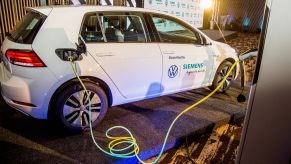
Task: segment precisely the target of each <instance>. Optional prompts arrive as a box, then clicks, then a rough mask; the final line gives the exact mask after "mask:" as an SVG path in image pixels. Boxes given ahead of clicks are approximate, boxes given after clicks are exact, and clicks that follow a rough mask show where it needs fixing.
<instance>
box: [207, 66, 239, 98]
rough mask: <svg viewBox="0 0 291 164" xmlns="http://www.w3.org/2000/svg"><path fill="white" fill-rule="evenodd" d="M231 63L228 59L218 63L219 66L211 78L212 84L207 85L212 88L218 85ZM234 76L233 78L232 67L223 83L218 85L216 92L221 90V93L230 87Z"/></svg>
mask: <svg viewBox="0 0 291 164" xmlns="http://www.w3.org/2000/svg"><path fill="white" fill-rule="evenodd" d="M232 64H233V63H231V62H229V61H224V62H223V63H222V64H220V66H219V67H218V69H217V71H216V73H215V77H214V79H213V82H212V85H211V86H210V87H209V89H211V90H214V89H215V88H216V87H218V85H219V83H220V82H221V81H222V79H223V78H224V77H225V75H226V74H227V72H228V70H229V69H230V67H231V66H232ZM234 78H235V69H233V71H232V73H231V74H230V76H229V77H228V78H227V80H226V81H225V82H224V83H223V85H222V87H220V88H219V90H218V91H217V92H221V93H222V92H226V91H227V90H228V89H229V88H230V86H231V84H232V82H233V80H234Z"/></svg>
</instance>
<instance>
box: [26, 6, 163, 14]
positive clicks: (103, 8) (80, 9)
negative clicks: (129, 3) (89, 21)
mask: <svg viewBox="0 0 291 164" xmlns="http://www.w3.org/2000/svg"><path fill="white" fill-rule="evenodd" d="M28 9H30V10H36V11H38V12H41V13H43V14H45V15H48V14H49V13H50V11H52V10H54V11H56V10H59V11H62V10H65V11H74V12H81V13H84V12H91V11H137V12H155V13H161V14H165V13H163V12H160V11H158V10H151V9H145V8H137V7H122V6H90V5H78V6H74V5H65V6H62V5H58V6H41V7H33V8H28Z"/></svg>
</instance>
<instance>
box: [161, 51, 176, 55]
mask: <svg viewBox="0 0 291 164" xmlns="http://www.w3.org/2000/svg"><path fill="white" fill-rule="evenodd" d="M163 54H164V55H174V54H176V51H163Z"/></svg>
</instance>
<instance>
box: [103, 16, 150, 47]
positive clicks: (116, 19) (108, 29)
mask: <svg viewBox="0 0 291 164" xmlns="http://www.w3.org/2000/svg"><path fill="white" fill-rule="evenodd" d="M100 18H101V19H100V20H101V24H102V26H103V29H104V33H105V36H106V39H107V42H147V41H148V36H147V30H146V28H145V26H144V21H143V19H142V18H141V17H140V16H138V15H132V14H126V15H122V14H110V13H108V14H103V15H102V16H100Z"/></svg>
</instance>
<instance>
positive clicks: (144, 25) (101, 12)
mask: <svg viewBox="0 0 291 164" xmlns="http://www.w3.org/2000/svg"><path fill="white" fill-rule="evenodd" d="M94 13H95V14H96V16H97V18H98V20H97V21H98V22H97V25H99V26H100V25H101V31H102V35H103V37H104V35H105V33H104V32H105V30H104V26H102V23H101V22H99V20H100V17H99V16H100V15H105V14H104V13H110V15H117V16H118V14H120V16H127V15H129V14H130V15H133V16H137V17H139V18H140V19H141V21H142V22H141V23H142V25H143V27H144V30H145V31H144V32H145V37H146V41H145V42H133V41H132V42H107V38H105V39H104V41H103V42H87V41H86V40H85V43H86V44H102V43H103V44H104V43H113V44H115V43H120V44H124V43H140V44H144V43H152V38H151V37H150V32H151V30H150V29H149V27H148V25H147V21H146V17H145V16H144V14H143V13H142V12H137V11H92V12H87V13H85V14H84V16H83V19H82V23H81V26H80V30H79V35H81V36H82V29H83V26H84V21H85V19H86V17H87V16H88V15H89V14H94ZM82 37H83V36H82Z"/></svg>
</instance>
